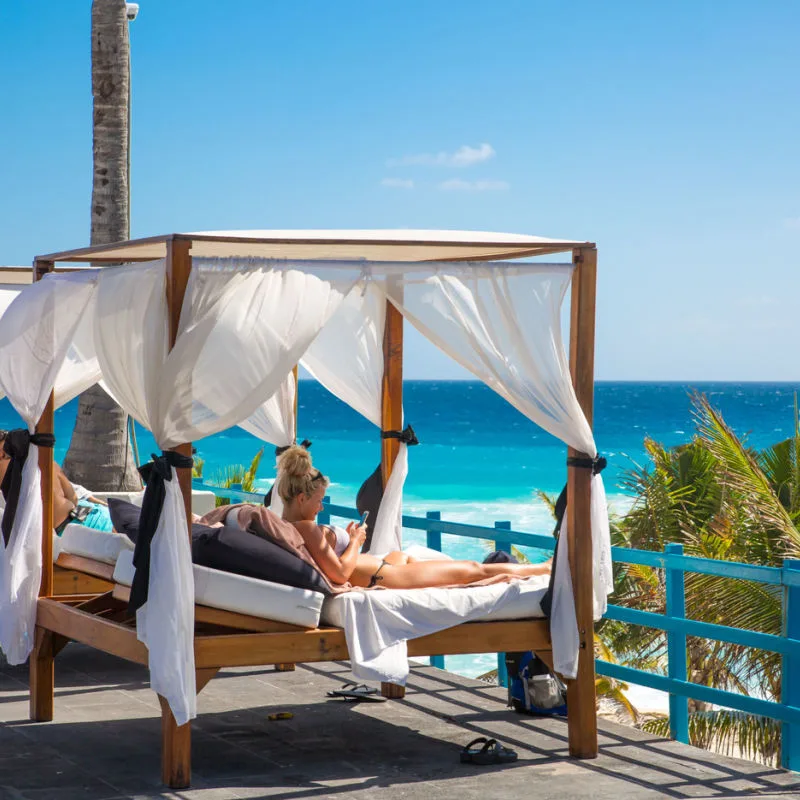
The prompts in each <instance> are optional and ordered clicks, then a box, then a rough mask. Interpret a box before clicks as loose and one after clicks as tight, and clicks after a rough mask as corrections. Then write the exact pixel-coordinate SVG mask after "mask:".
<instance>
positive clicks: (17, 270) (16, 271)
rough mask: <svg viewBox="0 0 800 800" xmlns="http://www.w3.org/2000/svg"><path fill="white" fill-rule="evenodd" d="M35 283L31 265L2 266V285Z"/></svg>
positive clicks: (0, 272) (0, 281)
mask: <svg viewBox="0 0 800 800" xmlns="http://www.w3.org/2000/svg"><path fill="white" fill-rule="evenodd" d="M29 283H33V270H32V269H31V268H30V267H0V286H26V285H27V284H29Z"/></svg>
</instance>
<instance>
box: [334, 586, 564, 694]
mask: <svg viewBox="0 0 800 800" xmlns="http://www.w3.org/2000/svg"><path fill="white" fill-rule="evenodd" d="M548 582H549V576H547V575H544V576H535V577H532V578H528V579H527V580H524V581H515V582H514V583H499V584H493V585H490V586H475V587H469V588H466V587H465V588H456V589H440V588H437V589H404V590H399V589H379V590H372V591H365V590H354V591H351V592H347V593H345V594H341V595H338V596H336V597H330V598H328V600H326V605H325V610H324V611H323V618H324V619H325V620H326V621H327V622H330V623H332V624H334V625H339V626H340V627H343V628H344V632H345V638H346V639H347V648H348V650H349V652H350V661H351V666H352V671H353V675H354V676H355V677H356V678H357V679H358V680H361V681H386V682H389V683H396V684H399V685H401V686H403V685H405V682H406V679H407V678H408V655H407V652H408V651H407V647H406V642H407V641H408V640H409V639H416V638H417V637H419V636H426V635H428V634H431V633H436V632H437V631H441V630H444V629H445V628H452V627H453V626H454V625H460V624H461V623H464V622H474V621H476V620H488V619H492V620H501V619H525V618H529V617H541V616H542V610H541V606H540V601H541V598H542V596H543V595H544V593H545V591H546V589H547V585H548Z"/></svg>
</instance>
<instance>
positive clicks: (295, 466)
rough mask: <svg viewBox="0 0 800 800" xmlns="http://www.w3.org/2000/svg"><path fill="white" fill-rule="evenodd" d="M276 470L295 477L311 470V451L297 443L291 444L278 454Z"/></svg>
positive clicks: (299, 476) (306, 473)
mask: <svg viewBox="0 0 800 800" xmlns="http://www.w3.org/2000/svg"><path fill="white" fill-rule="evenodd" d="M278 470H279V471H280V472H284V473H286V474H287V475H291V476H292V477H296V478H304V477H305V476H306V475H308V473H309V472H311V453H309V452H308V450H306V449H305V448H303V447H300V446H299V445H296V444H295V445H292V446H291V447H290V448H289V449H288V450H286V451H284V452H283V453H281V454H280V456H278Z"/></svg>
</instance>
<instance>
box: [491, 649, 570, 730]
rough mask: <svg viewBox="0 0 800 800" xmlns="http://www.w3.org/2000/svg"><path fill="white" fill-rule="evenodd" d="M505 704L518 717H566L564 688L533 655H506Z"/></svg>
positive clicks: (565, 688) (565, 690)
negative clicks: (523, 715)
mask: <svg viewBox="0 0 800 800" xmlns="http://www.w3.org/2000/svg"><path fill="white" fill-rule="evenodd" d="M506 670H507V672H508V705H509V707H510V708H513V709H514V711H516V712H517V713H518V714H533V715H535V716H553V715H557V716H562V717H565V716H566V715H567V687H566V686H565V685H564V684H563V683H562V682H561V680H560V679H559V678H558V676H557V675H555V674H554V673H552V672H550V669H549V668H548V666H547V664H545V663H544V661H542V660H541V659H540V658H539V657H538V656H537V655H536V654H535V653H532V652H530V651H528V652H527V653H506Z"/></svg>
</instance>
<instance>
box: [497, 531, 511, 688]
mask: <svg viewBox="0 0 800 800" xmlns="http://www.w3.org/2000/svg"><path fill="white" fill-rule="evenodd" d="M494 527H495V528H496V529H497V530H499V531H510V530H511V523H510V522H507V521H505V520H503V521H501V522H495V523H494ZM494 549H495V550H502V551H503V552H504V553H508V554H509V555H511V544H510V542H498V541H495V543H494ZM497 684H498V686H506V687H507V686H508V669H507V668H506V654H505V653H498V654H497Z"/></svg>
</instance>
